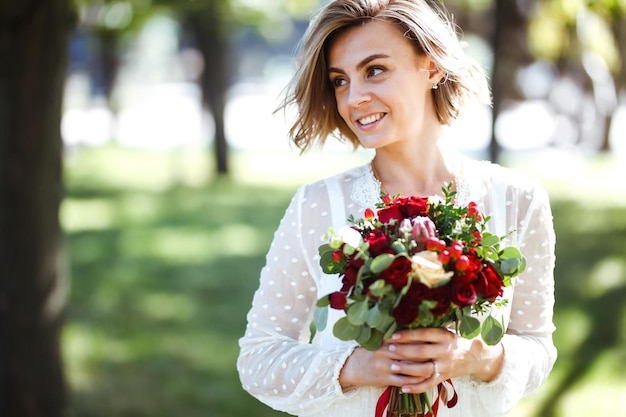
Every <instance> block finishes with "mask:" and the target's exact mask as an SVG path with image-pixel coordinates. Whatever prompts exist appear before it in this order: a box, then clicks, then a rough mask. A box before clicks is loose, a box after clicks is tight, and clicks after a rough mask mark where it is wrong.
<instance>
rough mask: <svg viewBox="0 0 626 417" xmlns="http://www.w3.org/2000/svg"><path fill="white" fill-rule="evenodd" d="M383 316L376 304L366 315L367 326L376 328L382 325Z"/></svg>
mask: <svg viewBox="0 0 626 417" xmlns="http://www.w3.org/2000/svg"><path fill="white" fill-rule="evenodd" d="M384 319H385V316H384V315H383V313H382V312H381V311H380V308H378V303H377V304H374V307H372V308H370V310H369V313H368V315H367V324H369V325H370V326H372V327H378V326H380V325H381V324H382V322H383V320H384Z"/></svg>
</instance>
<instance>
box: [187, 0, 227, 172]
mask: <svg viewBox="0 0 626 417" xmlns="http://www.w3.org/2000/svg"><path fill="white" fill-rule="evenodd" d="M185 21H186V24H187V27H188V28H189V30H190V31H191V33H192V36H193V38H194V40H195V42H196V43H197V47H198V48H199V50H200V52H201V53H202V56H203V58H204V71H202V74H201V76H200V87H201V89H202V98H203V102H204V105H205V106H206V107H207V108H208V110H209V111H211V113H212V115H213V119H214V121H215V138H214V147H215V158H216V166H217V174H218V175H224V174H227V173H228V143H227V140H226V131H225V127H224V109H225V107H226V91H227V90H228V84H229V79H228V75H227V74H228V52H229V48H228V39H227V32H226V29H225V26H226V24H225V22H224V15H223V13H222V12H221V7H220V2H215V1H210V2H208V3H207V6H206V8H204V9H196V10H190V11H189V12H188V13H187V16H186V17H185Z"/></svg>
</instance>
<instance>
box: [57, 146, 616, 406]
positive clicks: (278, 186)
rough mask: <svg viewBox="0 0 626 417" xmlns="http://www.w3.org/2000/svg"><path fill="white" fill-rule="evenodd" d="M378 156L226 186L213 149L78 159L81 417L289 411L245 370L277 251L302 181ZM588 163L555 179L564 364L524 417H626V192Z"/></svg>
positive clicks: (70, 352)
mask: <svg viewBox="0 0 626 417" xmlns="http://www.w3.org/2000/svg"><path fill="white" fill-rule="evenodd" d="M366 158H367V156H364V155H362V154H357V155H352V154H344V153H333V154H330V155H327V156H323V154H313V155H311V156H307V157H304V158H301V159H300V158H296V157H294V156H292V155H276V154H259V153H258V152H257V153H255V154H254V155H249V154H238V155H234V157H233V160H232V167H233V172H234V173H235V174H234V175H233V176H232V178H231V179H223V180H215V179H214V178H213V177H212V176H211V171H212V163H211V161H210V159H209V158H208V156H207V155H205V154H203V153H201V152H183V151H179V152H171V153H163V152H148V151H142V152H140V151H136V150H124V149H119V148H115V147H106V148H98V149H79V150H75V151H73V152H71V153H70V154H68V157H67V161H66V184H67V198H66V200H65V201H64V203H63V206H62V223H63V225H64V229H65V231H66V237H67V239H66V240H67V253H68V258H69V270H70V274H69V275H70V277H71V278H70V293H69V300H68V307H67V313H68V314H67V325H66V327H65V330H64V333H63V349H64V356H65V363H66V369H67V377H68V380H69V383H70V386H71V412H70V415H72V416H79V417H101V416H102V417H104V416H106V417H118V416H119V417H122V416H123V417H144V416H145V417H148V416H149V417H165V416H168V417H171V416H184V417H195V416H211V417H213V416H214V417H243V416H258V417H272V416H273V417H277V416H283V415H284V414H282V413H279V412H276V411H273V410H271V409H269V408H267V407H266V406H264V405H262V404H260V403H259V402H258V401H256V400H254V399H253V398H252V397H250V396H249V395H248V394H246V393H245V392H244V391H243V390H242V389H241V387H240V384H239V379H238V376H237V373H236V370H235V360H236V357H237V354H238V346H237V339H238V338H239V337H240V336H241V334H242V332H243V328H244V325H245V314H246V312H247V310H248V308H249V306H250V303H251V298H252V293H253V292H254V290H255V289H256V286H257V284H258V273H259V270H260V268H261V267H262V265H263V263H264V255H265V251H266V250H267V247H268V245H269V243H270V240H271V238H272V234H273V232H274V230H275V228H276V226H277V225H278V222H279V220H280V218H281V216H282V214H283V211H284V209H285V207H286V205H287V203H288V202H289V199H290V198H291V196H292V194H293V191H294V190H295V188H296V187H297V185H298V184H300V183H302V182H304V181H308V180H310V179H313V178H316V177H320V176H323V175H327V174H329V173H332V172H337V171H341V170H343V169H345V168H347V167H348V166H351V165H355V164H358V163H360V162H362V161H363V160H364V159H366ZM581 163H582V164H583V167H584V170H585V171H584V175H583V172H582V171H580V172H577V173H576V174H572V175H571V176H560V177H554V176H552V177H548V178H546V179H545V181H546V185H547V186H548V187H549V190H550V192H551V195H552V198H553V210H554V216H555V225H556V229H557V237H558V240H557V309H556V316H555V321H556V323H557V326H558V331H557V333H556V334H555V340H556V343H557V346H558V348H559V354H560V356H559V361H558V362H557V366H556V368H555V371H554V372H553V374H552V375H551V377H550V379H549V381H548V384H547V385H546V386H545V387H544V388H543V389H542V390H540V392H538V393H537V394H535V395H533V396H532V397H530V398H529V399H527V400H525V401H524V402H523V403H522V404H521V405H520V407H518V408H517V409H516V410H515V411H514V412H513V413H512V414H511V416H516V417H517V416H520V417H521V416H527V417H530V416H541V417H550V416H555V417H556V416H559V417H560V416H568V417H577V416H581V417H582V416H586V415H588V414H589V413H591V412H593V413H594V414H595V415H623V414H626V403H625V400H624V397H625V396H624V392H626V378H625V377H624V376H623V375H624V374H625V371H626V365H624V364H626V353H625V352H626V309H625V307H624V306H625V305H626V303H625V301H626V259H625V257H624V254H626V201H625V200H626V198H624V196H626V193H624V192H623V190H617V191H618V192H617V193H615V190H612V191H613V192H614V194H618V196H615V195H614V194H612V195H611V196H612V197H611V198H603V195H604V193H606V192H607V190H608V191H611V187H610V186H606V187H605V188H602V187H598V186H597V184H598V183H597V182H593V181H592V180H589V178H600V177H602V178H603V177H604V176H607V175H608V174H607V170H608V168H607V167H614V165H611V164H612V163H600V164H596V163H589V162H587V161H583V162H581ZM522 168H523V169H527V170H533V169H534V167H533V166H528V165H526V166H523V167H522ZM610 169H613V168H610ZM581 178H584V179H585V180H586V181H587V182H584V184H583V185H581V183H583V181H582V180H581ZM594 184H595V185H594ZM619 195H621V196H622V197H619ZM589 201H591V202H589ZM620 407H621V408H620Z"/></svg>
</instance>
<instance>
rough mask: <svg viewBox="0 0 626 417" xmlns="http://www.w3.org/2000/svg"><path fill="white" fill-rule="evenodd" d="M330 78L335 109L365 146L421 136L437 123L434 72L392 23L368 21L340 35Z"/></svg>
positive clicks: (436, 77)
mask: <svg viewBox="0 0 626 417" xmlns="http://www.w3.org/2000/svg"><path fill="white" fill-rule="evenodd" d="M328 77H329V79H330V82H331V84H332V86H333V88H334V91H335V99H336V101H337V109H338V111H339V114H340V115H341V117H342V118H343V120H344V121H345V122H346V124H347V125H348V127H349V128H350V130H352V132H354V134H355V135H356V136H357V138H358V139H359V142H360V143H361V145H362V146H363V147H365V148H380V147H383V146H387V145H390V144H392V143H398V142H404V141H414V140H421V139H422V138H428V137H429V136H432V135H434V134H436V130H437V129H439V128H440V127H441V125H440V124H439V122H438V119H437V116H436V113H435V109H434V103H433V99H432V92H431V90H432V84H433V83H434V82H437V81H439V75H438V72H437V71H436V70H435V68H434V65H433V63H432V61H431V60H430V59H429V58H428V57H427V56H426V55H418V54H417V53H416V52H415V49H414V47H413V46H412V44H411V43H410V41H409V40H408V39H406V38H405V37H404V36H403V34H402V32H401V31H400V29H399V28H398V27H396V26H394V25H393V24H392V23H388V22H385V21H380V20H372V21H370V22H368V23H366V24H364V25H361V26H355V27H353V28H350V29H348V30H347V31H346V32H344V33H341V34H340V35H338V36H337V37H336V38H335V39H334V40H333V42H332V43H331V44H330V47H329V49H328Z"/></svg>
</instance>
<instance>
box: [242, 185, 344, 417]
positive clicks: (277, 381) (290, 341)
mask: <svg viewBox="0 0 626 417" xmlns="http://www.w3.org/2000/svg"><path fill="white" fill-rule="evenodd" d="M316 200H317V201H319V198H313V197H311V195H308V194H307V192H306V187H303V188H302V189H301V190H299V191H298V193H296V195H295V196H294V198H293V199H292V201H291V204H290V205H289V207H288V209H287V211H286V213H285V215H284V217H283V219H282V221H281V223H280V225H279V227H278V230H277V231H276V233H275V235H274V239H273V243H272V245H271V247H270V249H269V251H268V254H267V259H266V265H265V267H264V268H263V269H262V271H261V276H260V285H259V288H258V290H257V291H256V293H255V295H254V299H253V303H252V308H251V309H250V311H249V313H248V316H247V319H248V324H247V328H246V331H245V335H244V336H243V337H242V338H241V339H240V348H241V351H240V355H239V358H238V362H237V368H238V371H239V375H240V378H241V382H242V384H243V387H244V389H245V390H247V391H248V392H249V393H250V394H252V395H253V396H255V397H256V398H258V399H259V400H260V401H262V402H264V403H266V404H267V405H269V406H270V407H273V408H275V409H277V410H281V411H285V412H289V413H292V414H301V411H302V410H304V409H306V410H307V411H308V412H313V411H316V410H317V411H319V410H322V409H324V408H325V407H327V406H328V404H329V403H330V402H331V401H332V400H333V399H335V398H339V397H342V396H343V395H344V394H343V392H342V389H341V387H340V386H339V383H338V382H337V380H338V376H339V372H340V370H341V367H342V365H343V363H344V362H345V360H346V358H347V356H348V355H349V354H350V353H351V352H352V349H353V347H354V344H351V343H337V344H334V345H332V346H314V345H311V344H309V337H310V331H309V325H310V322H311V320H312V317H313V309H314V306H315V304H316V301H317V297H318V291H317V285H316V281H315V277H314V275H315V274H316V272H315V271H314V268H315V265H314V263H316V262H317V261H316V260H315V259H316V258H315V256H316V255H317V254H316V253H315V254H311V253H310V250H307V249H306V248H305V245H304V244H303V240H305V239H306V240H307V242H308V241H309V240H310V241H313V240H315V241H317V239H320V243H321V236H322V235H323V234H324V233H325V232H326V231H327V227H328V226H327V225H323V224H324V222H323V221H318V219H324V217H325V216H323V215H322V213H323V211H324V207H323V204H322V203H313V201H316ZM311 221H313V223H311ZM315 221H318V223H317V224H315V223H314V222H315ZM316 229H317V230H316ZM313 243H314V244H313V245H309V246H310V247H312V248H316V247H317V244H315V242H313Z"/></svg>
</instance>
